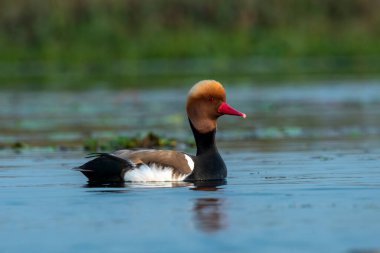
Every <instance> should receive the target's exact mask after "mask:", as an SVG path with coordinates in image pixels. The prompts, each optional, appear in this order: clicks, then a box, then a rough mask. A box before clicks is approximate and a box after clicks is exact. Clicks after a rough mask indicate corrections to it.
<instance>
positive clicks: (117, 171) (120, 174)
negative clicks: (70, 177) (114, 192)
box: [73, 153, 136, 183]
mask: <svg viewBox="0 0 380 253" xmlns="http://www.w3.org/2000/svg"><path fill="white" fill-rule="evenodd" d="M86 158H94V159H92V160H91V161H88V162H87V163H85V164H83V165H81V166H79V167H75V168H73V170H76V171H80V172H82V173H83V174H84V175H85V176H86V177H87V178H88V180H89V182H105V183H114V182H124V175H125V173H126V172H127V171H128V170H131V169H133V168H135V166H136V165H135V164H134V163H133V162H132V161H130V160H128V159H124V158H121V157H118V156H116V155H113V154H108V153H92V154H89V155H88V156H87V157H86Z"/></svg>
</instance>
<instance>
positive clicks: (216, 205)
mask: <svg viewBox="0 0 380 253" xmlns="http://www.w3.org/2000/svg"><path fill="white" fill-rule="evenodd" d="M226 183H227V181H226V180H213V181H198V182H194V186H195V187H193V188H190V190H193V191H209V192H210V191H211V192H212V191H218V190H220V189H221V188H219V187H218V186H222V185H225V184H226ZM223 205H224V199H221V198H198V199H196V200H195V204H194V208H193V211H194V222H195V226H196V227H197V228H198V229H199V230H201V231H203V232H206V233H215V232H218V231H220V230H223V229H225V228H226V215H225V213H224V212H223V211H224V207H223Z"/></svg>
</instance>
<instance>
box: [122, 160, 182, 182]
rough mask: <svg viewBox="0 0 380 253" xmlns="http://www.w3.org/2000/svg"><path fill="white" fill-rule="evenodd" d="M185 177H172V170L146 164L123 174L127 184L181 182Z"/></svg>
mask: <svg viewBox="0 0 380 253" xmlns="http://www.w3.org/2000/svg"><path fill="white" fill-rule="evenodd" d="M186 176H187V175H180V176H174V175H173V169H172V168H170V167H162V166H160V165H156V164H151V165H150V166H148V165H146V164H142V165H140V166H139V167H138V168H136V169H133V170H130V171H128V172H127V173H125V175H124V180H125V181H127V182H128V181H129V182H172V181H183V180H184V179H185V178H186Z"/></svg>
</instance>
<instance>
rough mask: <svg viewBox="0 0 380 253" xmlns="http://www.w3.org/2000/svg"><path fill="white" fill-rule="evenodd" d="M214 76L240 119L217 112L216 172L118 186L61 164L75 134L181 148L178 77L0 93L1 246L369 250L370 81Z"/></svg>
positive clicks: (375, 136) (74, 149) (374, 106)
mask: <svg viewBox="0 0 380 253" xmlns="http://www.w3.org/2000/svg"><path fill="white" fill-rule="evenodd" d="M226 88H227V91H228V93H227V94H228V101H229V103H230V104H231V105H232V106H234V107H235V108H237V109H239V110H241V111H243V112H245V113H246V114H247V115H248V118H247V119H245V120H244V119H241V118H237V117H227V116H226V117H224V118H221V120H220V121H219V126H218V128H219V130H218V134H217V140H218V146H219V149H220V151H221V154H222V156H223V158H224V160H225V162H226V164H227V167H228V173H229V175H228V178H227V182H226V183H225V184H219V185H207V184H206V185H192V184H177V185H173V184H171V183H160V184H142V183H134V184H133V183H126V184H125V185H122V186H119V187H116V186H103V187H100V186H91V185H88V184H87V183H86V179H85V177H84V176H83V175H82V174H80V173H78V172H76V171H73V170H71V168H72V167H74V166H77V165H79V164H81V163H83V162H85V161H86V159H85V158H84V156H85V155H86V153H87V152H86V151H84V150H83V149H82V148H81V145H82V143H83V140H84V139H86V138H95V139H100V140H108V139H112V138H115V137H117V136H121V135H126V136H134V135H139V134H143V133H146V132H148V131H150V130H154V132H155V133H157V134H159V135H160V136H165V137H167V138H176V139H178V140H179V145H178V146H177V147H176V148H177V149H185V150H186V151H188V152H191V153H193V152H195V151H194V149H193V148H192V147H191V146H188V145H185V144H183V143H186V141H188V140H189V139H191V134H190V129H189V127H188V125H187V119H186V116H185V115H184V100H185V97H186V94H187V90H186V89H183V88H179V89H163V90H162V89H161V90H153V91H147V90H129V91H128V90H127V91H117V92H116V91H106V90H97V91H91V92H84V91H82V92H14V91H5V92H2V93H1V94H0V120H1V126H0V146H2V149H1V150H0V188H1V189H0V199H1V202H0V208H1V212H0V228H1V229H0V238H1V241H0V251H1V252H25V251H35V252H178V251H180V252H195V251H203V252H349V253H354V252H355V253H359V252H360V253H370V252H371V253H374V252H380V242H379V239H378V238H379V233H380V162H379V161H380V138H379V137H380V86H379V85H378V83H377V82H375V81H373V82H372V81H371V82H363V81H362V82H349V83H348V82H341V83H336V82H321V83H316V84H314V85H309V86H291V85H283V86H274V87H273V86H271V87H265V86H251V85H246V86H237V87H236V86H231V87H230V86H228V85H226ZM16 142H19V143H21V144H22V146H24V148H21V149H19V148H11V147H12V146H14V144H15V143H16ZM21 144H19V145H21Z"/></svg>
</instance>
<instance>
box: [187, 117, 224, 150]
mask: <svg viewBox="0 0 380 253" xmlns="http://www.w3.org/2000/svg"><path fill="white" fill-rule="evenodd" d="M189 122H190V126H191V130H192V131H193V135H194V139H195V144H196V145H197V156H198V155H202V154H204V153H207V152H210V151H217V148H216V145H215V133H216V129H214V130H212V131H210V132H208V133H200V132H199V131H198V130H197V129H196V128H195V127H194V125H193V123H192V122H191V120H190V119H189Z"/></svg>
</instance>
